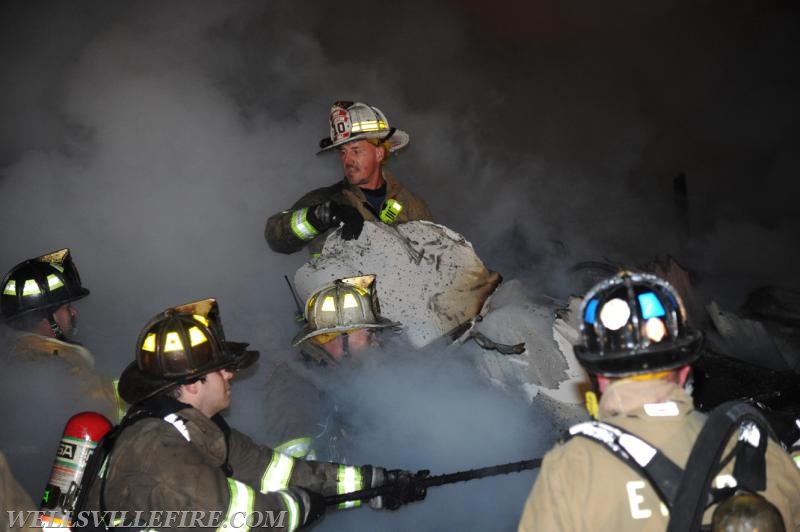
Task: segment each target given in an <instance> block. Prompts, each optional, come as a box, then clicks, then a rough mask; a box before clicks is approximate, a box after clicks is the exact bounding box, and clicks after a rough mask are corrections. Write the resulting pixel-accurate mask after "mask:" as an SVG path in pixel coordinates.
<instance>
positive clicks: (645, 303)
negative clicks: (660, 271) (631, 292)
mask: <svg viewBox="0 0 800 532" xmlns="http://www.w3.org/2000/svg"><path fill="white" fill-rule="evenodd" d="M638 299H639V306H640V307H641V308H642V318H643V319H645V320H647V319H650V318H653V317H656V318H659V317H661V316H665V315H666V314H667V311H665V310H664V305H662V304H661V301H659V299H658V296H656V295H655V294H654V293H653V292H645V293H643V294H639V296H638Z"/></svg>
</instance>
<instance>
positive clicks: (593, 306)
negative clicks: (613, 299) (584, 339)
mask: <svg viewBox="0 0 800 532" xmlns="http://www.w3.org/2000/svg"><path fill="white" fill-rule="evenodd" d="M599 303H600V302H599V301H598V300H597V299H592V300H591V301H589V303H588V304H587V305H586V310H584V311H583V319H584V321H585V322H586V323H594V320H595V318H596V314H597V305H598V304H599Z"/></svg>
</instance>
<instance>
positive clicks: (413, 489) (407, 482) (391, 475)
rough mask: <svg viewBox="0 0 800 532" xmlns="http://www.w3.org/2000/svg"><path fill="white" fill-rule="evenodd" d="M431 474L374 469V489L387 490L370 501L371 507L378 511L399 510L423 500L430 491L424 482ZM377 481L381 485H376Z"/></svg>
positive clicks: (425, 471) (426, 472)
mask: <svg viewBox="0 0 800 532" xmlns="http://www.w3.org/2000/svg"><path fill="white" fill-rule="evenodd" d="M429 474H430V471H428V470H427V469H423V470H421V471H417V472H416V473H413V472H411V471H406V470H403V469H391V470H389V471H387V470H386V469H384V468H382V467H374V468H373V486H372V487H381V488H385V490H384V491H383V493H382V494H381V495H380V496H378V497H374V498H372V499H370V501H369V505H370V507H371V508H374V509H376V510H397V509H398V508H400V507H401V506H403V505H404V504H408V503H410V502H415V501H421V500H423V499H424V498H425V496H426V495H427V494H428V489H427V487H426V486H425V485H424V484H423V482H422V481H423V480H424V479H425V477H427V476H428V475H429ZM376 481H377V482H379V484H375V482H376Z"/></svg>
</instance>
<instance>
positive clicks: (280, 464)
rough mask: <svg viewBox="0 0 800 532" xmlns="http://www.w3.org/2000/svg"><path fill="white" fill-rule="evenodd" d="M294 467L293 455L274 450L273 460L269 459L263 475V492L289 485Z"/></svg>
mask: <svg viewBox="0 0 800 532" xmlns="http://www.w3.org/2000/svg"><path fill="white" fill-rule="evenodd" d="M292 469H294V458H292V457H291V456H288V455H285V454H283V453H279V452H278V451H273V452H272V460H270V461H269V465H268V466H267V469H266V471H264V476H263V477H261V488H260V489H261V493H267V492H269V491H278V490H282V489H284V488H285V487H287V486H288V485H289V479H290V478H291V477H292Z"/></svg>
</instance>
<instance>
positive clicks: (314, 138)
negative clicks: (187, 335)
mask: <svg viewBox="0 0 800 532" xmlns="http://www.w3.org/2000/svg"><path fill="white" fill-rule="evenodd" d="M0 9H1V10H2V11H1V12H2V16H0V70H2V79H3V86H2V88H0V113H2V117H3V120H2V124H0V198H2V209H1V210H0V227H2V229H3V230H2V231H1V232H0V249H2V250H3V251H2V253H1V254H0V270H2V271H7V270H8V269H9V268H11V267H12V266H13V265H14V264H16V263H17V262H19V261H21V260H23V259H25V258H28V257H32V256H36V255H39V254H41V253H44V252H47V251H51V250H53V249H57V248H60V247H64V246H69V247H70V248H71V249H72V251H73V254H74V257H75V260H76V263H77V265H78V267H79V268H80V271H81V275H82V277H83V279H84V282H85V284H86V285H87V286H88V287H89V288H90V289H91V290H92V295H91V296H90V297H89V298H88V299H87V300H85V301H84V302H82V304H81V307H80V310H81V312H82V318H83V319H82V335H83V337H84V338H85V339H86V341H87V343H89V344H90V347H92V349H93V351H95V353H96V356H98V366H99V367H100V368H101V369H103V370H105V371H108V372H111V373H117V372H119V371H120V370H121V368H122V367H123V366H124V364H125V363H126V362H127V361H128V360H129V359H130V358H131V356H132V351H133V343H134V340H135V337H136V335H137V334H138V330H139V327H140V326H141V325H142V324H144V322H145V321H146V320H147V319H148V318H149V317H150V316H152V315H153V314H154V313H155V312H157V311H159V310H161V309H162V308H164V307H166V306H170V305H173V304H177V303H182V302H185V301H190V300H194V299H199V298H202V297H207V296H215V297H217V298H218V299H219V300H220V304H221V308H222V314H223V317H224V320H225V323H226V330H227V332H228V335H229V336H230V337H231V338H233V339H246V340H248V341H250V342H251V343H253V344H254V345H255V346H256V347H257V348H259V349H261V350H262V351H264V352H279V351H286V346H287V345H288V342H289V339H290V338H291V336H292V335H293V334H294V331H293V330H292V327H291V325H290V320H291V313H292V308H293V303H292V301H291V298H290V297H289V295H288V292H287V290H286V287H285V283H284V281H283V279H282V276H283V275H284V274H288V275H290V276H291V275H292V274H293V272H294V270H295V269H296V268H297V267H298V266H299V265H300V264H301V263H302V262H303V260H304V258H305V257H304V256H303V255H302V254H298V255H295V256H290V257H283V256H278V255H276V254H273V253H271V252H270V251H269V249H268V248H267V246H266V244H265V242H264V241H263V237H262V230H263V224H264V221H265V219H266V217H267V215H269V214H271V213H273V212H276V211H278V210H281V209H283V208H287V207H288V206H289V205H291V203H292V202H293V201H294V200H295V199H296V198H297V197H299V196H300V195H301V194H302V193H303V192H305V191H307V190H309V189H310V188H312V187H316V186H321V185H326V184H330V183H332V182H334V181H335V180H336V179H337V178H338V177H339V175H340V173H339V169H338V161H337V160H336V158H335V157H330V158H328V157H322V156H320V157H317V156H315V155H314V153H315V152H316V147H317V143H318V141H319V139H320V138H322V137H323V136H325V135H326V134H327V113H328V109H329V106H330V104H331V102H332V101H334V100H338V99H349V100H363V101H366V102H368V103H370V104H372V105H375V106H377V107H379V108H381V109H382V110H383V111H384V112H385V113H386V114H387V115H388V117H389V120H390V121H391V122H392V125H395V126H398V127H401V128H402V129H405V130H406V131H408V132H409V133H410V134H411V145H410V147H409V149H407V150H406V151H405V152H404V153H402V154H400V156H398V157H397V158H396V160H394V161H393V162H392V163H391V167H392V168H393V169H394V170H395V171H396V173H397V174H398V176H399V177H400V178H401V180H403V181H404V183H406V184H407V185H408V186H409V188H411V189H412V190H414V191H416V192H418V193H419V194H420V195H422V196H424V197H425V198H426V199H427V201H428V203H429V205H430V206H431V208H432V210H433V212H434V213H435V215H436V216H437V221H439V222H441V223H444V224H445V225H448V226H450V227H452V228H453V229H455V230H457V231H459V232H461V233H463V234H464V235H465V236H466V237H467V238H468V239H469V240H471V241H472V242H473V243H474V244H475V246H476V249H477V250H478V252H479V254H481V256H482V257H483V258H484V260H485V262H486V263H487V264H488V265H489V266H490V267H492V268H494V269H496V270H498V271H500V272H501V273H503V274H504V276H505V277H506V278H509V279H510V278H513V277H518V278H522V279H523V280H525V281H526V283H528V285H529V286H531V287H533V289H534V290H537V291H540V292H545V293H549V294H551V295H554V296H557V297H563V296H565V295H567V294H568V293H569V292H571V291H573V289H574V288H573V287H572V286H570V285H569V283H568V278H567V277H566V276H565V275H563V272H564V271H565V269H566V268H567V267H569V266H570V265H571V264H573V263H575V262H576V261H580V260H603V259H604V258H605V259H608V260H610V261H613V262H621V263H627V264H638V263H642V262H645V261H648V260H651V259H653V258H654V257H655V256H657V255H662V256H663V255H666V254H671V255H673V256H675V257H677V258H678V260H679V261H680V262H681V263H682V264H683V265H685V266H686V267H688V268H689V269H690V270H691V271H692V272H693V274H694V275H695V281H696V283H697V288H698V290H699V292H700V293H701V294H702V295H703V297H704V298H712V297H713V298H715V299H717V300H718V301H721V302H723V303H724V304H726V305H729V306H731V307H733V308H735V307H736V306H737V305H739V304H741V303H742V301H743V300H744V297H745V296H746V294H747V292H748V290H750V289H751V288H753V287H755V286H757V285H761V284H780V285H783V286H787V287H790V288H794V289H800V270H798V268H797V267H796V265H797V259H798V246H797V241H798V238H797V237H798V229H799V228H800V209H798V208H797V207H796V204H797V198H798V188H800V187H798V186H797V185H796V183H795V180H796V177H797V173H798V172H797V162H798V161H797V159H798V153H800V150H798V139H799V138H800V123H799V122H798V117H799V116H800V106H798V104H797V94H798V93H800V91H798V89H800V70H798V69H797V66H796V62H797V60H796V58H797V57H798V56H800V38H799V37H798V35H800V31H799V30H800V27H799V26H800V24H799V22H800V17H799V16H798V15H799V14H800V10H798V8H797V5H796V3H794V2H789V1H784V2H780V1H738V0H736V1H721V0H719V1H685V2H676V1H666V0H654V1H648V2H641V1H634V0H626V1H612V2H601V3H598V2H591V1H586V0H570V1H566V2H558V3H553V2H540V1H515V0H495V1H493V2H479V1H477V0H469V1H461V2H459V1H455V0H453V1H423V0H416V1H406V2H399V3H391V4H386V3H375V2H326V1H322V0H319V1H308V0H307V1H303V2H290V1H283V2H255V1H248V2H244V1H242V2H235V1H227V0H226V1H224V2H223V1H218V2H210V1H163V0H161V1H137V2H107V1H94V2H90V1H75V2H55V1H54V2H41V1H16V2H4V3H3V7H2V8H0ZM680 173H685V175H686V178H687V185H688V193H689V196H688V211H687V212H686V213H685V214H682V215H679V211H678V210H677V209H676V206H675V201H674V199H673V179H674V178H675V177H676V176H677V175H678V174H680ZM131 324H134V325H131ZM100 353H102V356H101V355H100Z"/></svg>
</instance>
